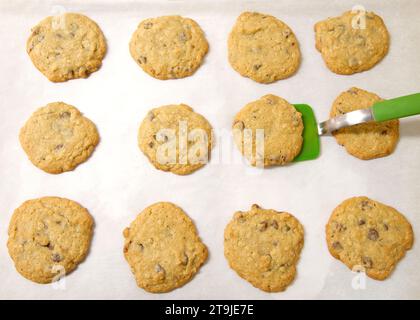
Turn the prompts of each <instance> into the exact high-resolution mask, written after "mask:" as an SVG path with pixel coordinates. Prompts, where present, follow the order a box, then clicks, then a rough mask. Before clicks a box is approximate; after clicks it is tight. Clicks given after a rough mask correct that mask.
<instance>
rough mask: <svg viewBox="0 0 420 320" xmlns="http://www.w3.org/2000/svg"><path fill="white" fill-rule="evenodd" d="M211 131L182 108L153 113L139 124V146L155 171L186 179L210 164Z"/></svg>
mask: <svg viewBox="0 0 420 320" xmlns="http://www.w3.org/2000/svg"><path fill="white" fill-rule="evenodd" d="M212 141H213V140H212V127H211V126H210V124H209V123H208V121H207V120H206V119H205V118H204V117H203V116H202V115H200V114H198V113H196V112H194V111H193V109H192V108H190V107H189V106H187V105H185V104H180V105H167V106H162V107H159V108H155V109H152V110H151V111H149V113H148V114H147V116H146V118H145V119H144V120H143V121H142V123H141V125H140V128H139V134H138V144H139V148H140V150H141V151H142V152H143V153H144V154H145V155H146V156H147V157H148V159H149V161H150V162H151V163H152V164H153V165H154V166H155V168H156V169H159V170H163V171H170V172H172V173H175V174H179V175H186V174H190V173H192V172H194V171H195V170H197V169H199V168H201V167H203V166H204V165H205V164H207V163H208V161H209V160H210V153H211V148H212V143H213V142H212Z"/></svg>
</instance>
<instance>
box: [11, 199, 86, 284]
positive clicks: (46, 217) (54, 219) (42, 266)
mask: <svg viewBox="0 0 420 320" xmlns="http://www.w3.org/2000/svg"><path fill="white" fill-rule="evenodd" d="M92 229H93V219H92V217H91V216H90V214H89V212H88V211H87V210H86V209H85V208H83V207H82V206H80V205H79V204H78V203H76V202H74V201H71V200H68V199H64V198H57V197H44V198H39V199H34V200H28V201H26V202H24V203H23V204H22V205H21V206H20V207H19V208H17V209H16V210H15V212H14V214H13V216H12V219H11V221H10V225H9V240H8V242H7V247H8V249H9V254H10V256H11V257H12V259H13V261H14V263H15V267H16V270H17V271H18V272H19V273H20V274H21V275H22V276H24V277H25V278H27V279H29V280H31V281H34V282H37V283H50V282H53V281H56V280H59V278H60V277H61V276H64V275H67V274H69V273H70V272H71V271H73V270H74V269H76V267H77V265H78V264H79V263H80V262H82V261H83V260H84V259H85V257H86V255H87V253H88V251H89V246H90V241H91V238H92Z"/></svg>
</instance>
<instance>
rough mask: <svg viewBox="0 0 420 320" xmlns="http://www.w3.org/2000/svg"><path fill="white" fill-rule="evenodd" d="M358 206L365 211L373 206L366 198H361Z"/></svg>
mask: <svg viewBox="0 0 420 320" xmlns="http://www.w3.org/2000/svg"><path fill="white" fill-rule="evenodd" d="M360 208H361V209H362V211H366V210H371V209H372V208H373V206H372V204H371V203H370V202H369V201H368V200H363V201H362V202H361V203H360Z"/></svg>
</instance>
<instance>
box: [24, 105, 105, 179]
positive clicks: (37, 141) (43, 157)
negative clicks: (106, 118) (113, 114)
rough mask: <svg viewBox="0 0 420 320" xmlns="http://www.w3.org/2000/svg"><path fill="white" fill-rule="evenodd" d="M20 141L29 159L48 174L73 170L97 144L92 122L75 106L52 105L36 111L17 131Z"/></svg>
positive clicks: (96, 133)
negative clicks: (18, 131)
mask: <svg viewBox="0 0 420 320" xmlns="http://www.w3.org/2000/svg"><path fill="white" fill-rule="evenodd" d="M19 140H20V143H21V145H22V148H23V150H25V152H26V154H27V155H28V157H29V160H31V162H32V163H33V164H34V165H35V166H37V167H38V168H40V169H42V170H44V171H45V172H48V173H54V174H57V173H62V172H64V171H70V170H73V169H74V168H75V167H77V166H78V165H79V164H80V163H82V162H84V161H86V159H87V158H89V156H90V155H91V154H92V152H93V150H94V149H95V147H96V145H97V144H98V143H99V135H98V131H97V130H96V127H95V125H94V124H93V122H92V121H90V120H89V119H87V118H85V117H84V116H83V115H82V114H81V113H80V112H79V110H77V109H76V108H75V107H73V106H71V105H68V104H65V103H64V102H53V103H49V104H47V105H46V106H45V107H42V108H39V109H38V110H37V111H35V112H34V113H33V114H32V116H31V117H30V118H29V120H28V121H27V122H26V124H25V125H24V126H23V128H22V129H21V130H20V134H19Z"/></svg>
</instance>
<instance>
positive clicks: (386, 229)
mask: <svg viewBox="0 0 420 320" xmlns="http://www.w3.org/2000/svg"><path fill="white" fill-rule="evenodd" d="M384 229H385V231H388V229H389V227H388V225H387V224H386V223H384Z"/></svg>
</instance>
